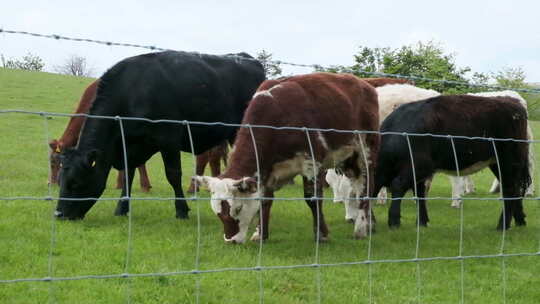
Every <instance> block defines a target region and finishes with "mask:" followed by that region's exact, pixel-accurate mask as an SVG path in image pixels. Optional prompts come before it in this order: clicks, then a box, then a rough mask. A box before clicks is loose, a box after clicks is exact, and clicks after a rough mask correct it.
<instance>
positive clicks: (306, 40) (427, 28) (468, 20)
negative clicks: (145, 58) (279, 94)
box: [0, 0, 540, 82]
mask: <svg viewBox="0 0 540 304" xmlns="http://www.w3.org/2000/svg"><path fill="white" fill-rule="evenodd" d="M539 12H540V1H538V0H529V1H516V0H514V1H508V0H505V1H498V0H490V1H474V0H466V1H462V0H452V1H434V0H431V1H415V0H408V1H391V0H387V1H384V0H382V1H381V0H379V1H360V0H356V1H339V0H334V1H314V0H311V1H279V2H278V1H253V0H252V1H205V0H196V1H195V0H193V1H180V0H179V1H159V0H154V1H149V0H146V1H134V0H130V1H122V0H121V1H112V0H110V1H84V2H83V1H73V0H71V1H64V0H59V1H55V0H49V1H5V2H4V3H2V6H1V8H0V27H1V28H4V29H9V30H23V31H31V32H37V33H43V34H58V35H64V36H72V37H82V38H91V39H98V40H109V41H115V42H128V43H136V44H145V45H155V46H160V47H164V48H170V49H177V50H185V51H198V52H202V53H212V54H224V53H231V52H240V51H246V52H248V53H250V54H252V55H254V54H255V53H256V52H258V51H260V50H262V49H265V50H267V51H269V52H271V53H272V54H273V58H274V59H276V60H282V61H289V62H297V63H307V64H319V65H333V64H342V65H350V64H352V61H353V57H352V55H353V54H354V53H356V51H357V50H358V47H359V46H368V47H385V46H390V47H399V46H402V45H404V44H411V43H415V42H417V41H419V40H421V41H427V40H435V41H437V42H440V43H441V44H442V46H443V47H444V49H445V50H447V51H448V52H452V53H455V54H456V62H457V64H458V65H459V66H469V67H471V68H472V69H473V71H479V72H490V71H492V72H495V71H498V70H500V69H501V68H503V67H519V66H520V67H522V68H523V69H524V71H525V72H526V75H527V79H526V80H527V81H529V82H540V17H539ZM27 52H32V53H34V54H36V55H39V56H40V57H42V58H43V59H44V61H45V63H46V67H45V68H46V69H47V70H49V71H51V70H53V67H54V66H55V65H58V64H60V63H62V62H63V61H64V60H65V59H66V58H67V57H68V56H69V55H71V54H76V55H80V56H84V57H86V58H87V60H88V63H89V64H90V66H92V67H93V68H94V71H95V75H94V76H99V75H101V73H103V72H104V71H105V70H106V69H107V68H109V67H110V66H112V65H113V64H114V63H116V62H118V61H119V60H121V59H123V58H125V57H128V56H132V55H137V54H142V53H146V52H148V51H147V50H143V49H136V48H126V47H112V46H111V47H110V46H101V45H95V44H89V43H82V42H70V41H55V40H48V39H44V38H33V37H27V36H20V35H13V34H5V33H4V34H0V54H3V55H4V56H5V57H8V58H9V57H21V56H23V55H24V54H25V53H27ZM285 72H286V73H308V72H311V69H301V68H286V69H285Z"/></svg>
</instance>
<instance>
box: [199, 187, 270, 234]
mask: <svg viewBox="0 0 540 304" xmlns="http://www.w3.org/2000/svg"><path fill="white" fill-rule="evenodd" d="M194 179H195V180H196V181H197V182H199V183H200V184H201V185H202V186H203V187H206V188H208V190H210V203H211V206H212V210H213V211H214V213H215V214H216V215H217V216H218V217H219V219H220V220H221V222H222V223H223V230H224V235H223V238H224V239H225V242H230V243H243V242H244V241H245V240H246V235H247V230H248V228H249V224H250V223H251V220H252V219H253V217H254V216H255V214H256V213H257V211H258V210H259V204H260V203H259V200H257V197H259V193H258V191H257V180H256V179H255V178H252V177H244V178H242V179H239V180H234V179H230V178H223V179H222V178H217V177H210V176H195V177H194Z"/></svg>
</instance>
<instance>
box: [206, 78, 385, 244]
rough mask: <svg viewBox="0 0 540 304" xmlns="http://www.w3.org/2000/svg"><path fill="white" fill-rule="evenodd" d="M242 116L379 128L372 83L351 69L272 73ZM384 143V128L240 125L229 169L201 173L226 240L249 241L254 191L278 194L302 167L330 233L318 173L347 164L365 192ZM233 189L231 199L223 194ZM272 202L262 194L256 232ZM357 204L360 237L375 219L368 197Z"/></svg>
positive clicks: (319, 226) (278, 122)
mask: <svg viewBox="0 0 540 304" xmlns="http://www.w3.org/2000/svg"><path fill="white" fill-rule="evenodd" d="M242 123H243V124H249V125H271V126H276V127H300V128H304V127H306V128H317V129H338V130H368V131H377V130H378V128H379V118H378V103H377V93H376V91H375V89H374V88H373V87H372V86H371V85H369V84H368V83H366V82H364V81H362V80H360V79H359V78H357V77H355V76H353V75H347V74H341V75H340V74H330V73H315V74H309V75H301V76H295V77H289V78H283V79H280V80H270V81H266V82H263V84H261V86H260V87H259V89H258V90H257V93H256V94H255V95H254V97H253V99H252V101H251V102H250V105H249V107H248V109H247V111H246V114H245V116H244V119H243V122H242ZM252 135H253V137H254V139H255V142H256V149H255V146H254V144H253V140H252ZM309 143H311V144H309ZM378 145H379V135H378V134H362V135H361V134H354V133H352V132H349V133H345V132H325V131H310V132H309V141H308V132H307V131H306V130H276V129H272V128H256V127H253V128H251V129H250V128H241V129H240V130H239V132H238V134H237V138H236V141H235V149H234V151H233V152H232V154H231V156H230V159H229V166H228V167H227V169H226V171H225V172H224V173H223V174H222V175H221V176H220V177H219V178H211V177H199V178H198V179H199V180H200V181H201V182H203V184H204V185H206V186H208V187H209V188H210V189H211V190H212V208H213V210H214V212H215V213H216V214H217V215H218V217H219V218H220V219H221V220H222V222H223V224H224V230H225V240H226V241H231V242H243V241H244V240H245V235H246V232H247V225H249V222H250V221H251V218H252V217H253V216H254V215H255V213H256V212H257V210H258V209H259V208H258V207H259V203H258V201H257V200H256V198H257V197H260V196H261V195H264V196H265V197H272V196H273V192H274V191H275V190H278V189H279V188H280V187H281V186H283V185H284V184H286V183H287V182H288V181H290V180H291V179H292V178H294V177H295V176H296V175H298V174H301V175H303V178H304V197H305V198H306V202H307V203H308V205H309V207H310V208H311V211H312V213H313V222H314V230H315V233H316V236H317V237H318V238H319V240H325V239H326V238H327V237H328V229H327V227H326V223H325V221H324V216H323V213H322V201H321V200H320V199H313V197H314V196H316V197H322V187H321V184H322V181H323V178H322V176H321V174H320V173H321V172H322V171H323V170H324V169H326V168H331V167H336V166H337V167H341V168H342V169H343V171H344V172H345V173H346V174H347V175H348V176H349V177H351V178H352V179H353V184H354V185H355V187H357V188H361V189H363V190H360V192H362V193H364V192H363V191H366V189H368V190H369V191H367V192H371V191H372V190H373V173H374V166H375V163H376V154H377V151H378ZM256 155H257V156H258V157H256ZM312 155H313V157H312ZM366 161H367V164H366ZM258 169H259V170H258ZM316 176H317V177H316ZM254 177H255V178H254ZM257 178H258V182H259V183H260V187H261V189H260V190H261V191H260V192H259V191H258V189H257V181H256V180H257ZM315 179H317V183H314V180H315ZM314 185H316V187H314ZM315 188H316V189H315ZM220 191H221V192H222V193H220ZM367 194H370V196H371V194H372V193H367ZM231 195H232V196H233V198H232V199H224V198H223V197H230V196H231ZM220 197H221V199H220ZM237 197H243V199H240V200H238V199H236V198H237ZM271 205H272V200H266V201H263V203H262V206H263V210H262V220H261V222H262V229H257V231H256V232H255V234H254V235H253V237H252V240H257V239H259V238H260V237H262V238H263V239H266V238H267V237H268V221H269V214H270V208H271ZM357 207H358V210H359V212H358V218H357V221H356V225H355V236H356V237H358V238H361V237H364V236H365V235H366V234H367V229H369V227H368V226H369V225H371V224H372V223H371V222H369V220H368V217H369V214H370V212H369V203H368V202H367V201H362V203H361V204H359V205H358V206H357ZM368 222H369V223H368Z"/></svg>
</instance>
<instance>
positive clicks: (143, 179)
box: [137, 164, 152, 192]
mask: <svg viewBox="0 0 540 304" xmlns="http://www.w3.org/2000/svg"><path fill="white" fill-rule="evenodd" d="M137 169H138V170H139V181H140V184H141V190H142V191H143V192H148V191H150V188H152V185H151V184H150V179H149V178H148V171H146V165H144V164H143V165H140V166H139V167H137Z"/></svg>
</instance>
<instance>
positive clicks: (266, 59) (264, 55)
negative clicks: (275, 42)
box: [257, 49, 282, 79]
mask: <svg viewBox="0 0 540 304" xmlns="http://www.w3.org/2000/svg"><path fill="white" fill-rule="evenodd" d="M257 60H259V61H260V62H261V64H262V65H263V68H264V73H265V74H266V78H268V79H273V78H277V77H279V76H281V73H282V70H281V67H280V64H279V63H276V62H273V61H272V53H269V52H267V51H266V50H264V49H263V50H262V51H260V52H258V53H257Z"/></svg>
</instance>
